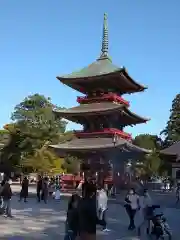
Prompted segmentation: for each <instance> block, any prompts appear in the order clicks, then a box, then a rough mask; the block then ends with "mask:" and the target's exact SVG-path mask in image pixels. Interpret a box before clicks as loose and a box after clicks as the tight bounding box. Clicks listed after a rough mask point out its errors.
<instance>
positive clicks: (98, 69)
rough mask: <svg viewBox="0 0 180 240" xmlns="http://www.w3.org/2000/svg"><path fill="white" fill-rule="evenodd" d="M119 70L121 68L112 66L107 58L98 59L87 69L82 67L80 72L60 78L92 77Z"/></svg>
mask: <svg viewBox="0 0 180 240" xmlns="http://www.w3.org/2000/svg"><path fill="white" fill-rule="evenodd" d="M121 69H122V68H119V67H117V66H116V65H114V64H112V62H111V60H110V59H109V58H99V59H98V60H97V61H95V62H93V63H92V64H90V65H89V66H87V67H84V68H83V69H81V70H80V71H77V72H72V73H71V74H67V75H64V76H61V77H60V78H84V77H94V76H100V75H104V74H109V73H112V72H116V71H120V70H121Z"/></svg>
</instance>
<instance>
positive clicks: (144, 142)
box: [133, 134, 161, 176]
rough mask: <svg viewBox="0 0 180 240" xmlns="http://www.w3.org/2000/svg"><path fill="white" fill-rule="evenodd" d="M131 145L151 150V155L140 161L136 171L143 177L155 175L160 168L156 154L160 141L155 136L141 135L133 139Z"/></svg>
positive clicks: (159, 160)
mask: <svg viewBox="0 0 180 240" xmlns="http://www.w3.org/2000/svg"><path fill="white" fill-rule="evenodd" d="M133 143H134V144H135V145H137V146H139V147H142V148H146V149H150V150H152V153H150V154H148V155H146V156H143V157H142V158H141V159H140V162H141V163H142V164H141V165H138V166H137V171H138V172H139V173H142V174H143V175H144V174H146V175H148V176H152V175H157V174H158V172H159V169H160V166H161V159H160V158H159V154H158V151H159V150H160V147H161V139H160V138H159V137H158V136H157V135H150V134H141V135H138V136H136V137H135V139H134V141H133Z"/></svg>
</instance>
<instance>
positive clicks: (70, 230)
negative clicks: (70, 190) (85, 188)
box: [64, 194, 80, 240]
mask: <svg viewBox="0 0 180 240" xmlns="http://www.w3.org/2000/svg"><path fill="white" fill-rule="evenodd" d="M79 200H80V197H79V196H78V195H77V194H73V195H72V197H71V199H70V201H69V204H68V211H67V219H66V235H65V238H64V240H75V239H76V237H77V235H78V232H79V227H78V226H79V224H78V203H79Z"/></svg>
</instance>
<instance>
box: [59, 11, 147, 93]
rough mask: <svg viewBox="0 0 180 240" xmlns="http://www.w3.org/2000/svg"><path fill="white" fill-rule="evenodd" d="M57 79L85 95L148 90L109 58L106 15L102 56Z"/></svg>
mask: <svg viewBox="0 0 180 240" xmlns="http://www.w3.org/2000/svg"><path fill="white" fill-rule="evenodd" d="M57 79H58V80H60V81H61V82H62V83H64V84H66V85H68V86H70V87H72V88H74V89H76V90H78V91H80V92H83V93H86V92H88V91H93V90H97V89H104V90H108V89H112V90H114V91H117V92H120V93H133V92H140V91H143V90H144V89H146V88H147V87H145V86H143V85H141V84H139V83H138V82H136V81H135V80H133V79H132V78H131V77H130V76H129V74H128V72H127V71H126V69H125V67H118V66H116V65H114V64H113V63H112V61H111V59H110V58H109V57H108V27H107V15H106V14H105V15H104V24H103V39H102V49H101V56H100V57H99V58H98V59H97V60H96V61H95V62H93V63H92V64H90V65H89V66H87V67H84V68H83V69H81V70H79V71H77V72H73V73H71V74H67V75H63V76H57ZM102 81H103V82H102Z"/></svg>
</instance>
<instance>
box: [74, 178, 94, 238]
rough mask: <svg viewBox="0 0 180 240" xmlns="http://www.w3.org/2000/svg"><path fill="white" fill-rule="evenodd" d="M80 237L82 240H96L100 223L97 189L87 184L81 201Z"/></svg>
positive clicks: (79, 207) (79, 211)
mask: <svg viewBox="0 0 180 240" xmlns="http://www.w3.org/2000/svg"><path fill="white" fill-rule="evenodd" d="M78 213H79V214H78V216H79V235H80V239H81V240H95V239H96V224H97V223H98V218H97V209H96V187H95V186H94V185H93V184H91V183H87V184H86V190H85V191H84V196H83V197H82V199H81V200H80V201H79V206H78Z"/></svg>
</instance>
